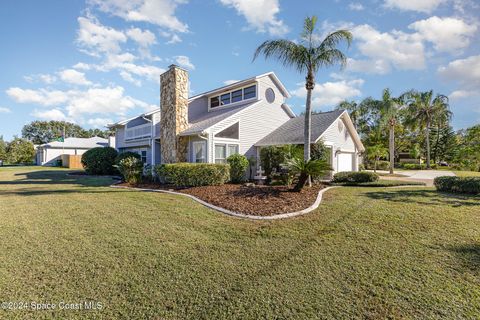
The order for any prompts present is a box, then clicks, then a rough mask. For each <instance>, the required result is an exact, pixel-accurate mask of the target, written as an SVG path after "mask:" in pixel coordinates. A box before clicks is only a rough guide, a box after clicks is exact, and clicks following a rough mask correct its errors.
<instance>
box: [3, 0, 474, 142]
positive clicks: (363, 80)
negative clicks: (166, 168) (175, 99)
mask: <svg viewBox="0 0 480 320" xmlns="http://www.w3.org/2000/svg"><path fill="white" fill-rule="evenodd" d="M311 15H316V16H317V17H318V25H317V27H318V28H317V29H318V31H317V35H318V39H323V37H325V35H327V34H328V33H329V32H332V31H334V30H338V29H348V30H350V31H351V32H352V34H353V42H352V45H351V46H350V47H349V48H347V47H341V48H342V50H344V52H345V53H346V55H347V56H348V63H347V66H346V67H345V68H343V69H342V68H340V67H339V66H334V67H329V68H323V69H320V71H319V72H318V74H317V77H316V80H317V84H316V87H315V89H314V93H313V107H314V109H315V110H316V111H329V110H331V109H333V108H334V107H335V105H337V104H338V103H339V102H341V101H343V100H345V99H346V100H355V101H360V100H362V99H364V98H366V97H369V96H372V97H374V98H380V96H381V92H382V90H383V89H384V88H386V87H388V88H390V89H391V90H392V93H393V94H394V95H400V94H401V93H403V92H404V91H406V90H410V89H417V90H423V91H424V90H430V89H432V90H434V93H441V94H444V95H448V96H449V98H450V106H451V110H452V111H453V113H454V117H453V120H452V125H453V127H454V129H461V128H466V127H469V126H472V125H475V124H478V123H480V90H479V88H480V2H478V0H370V1H347V0H295V1H294V0H86V1H85V0H82V1H81V0H69V1H65V0H48V1H36V0H31V1H24V0H2V1H0V30H1V32H0V135H3V136H4V138H5V139H7V140H9V139H11V138H12V137H13V136H14V135H19V136H20V135H21V129H22V127H23V125H25V124H27V123H29V122H31V121H34V120H66V121H71V122H75V123H77V124H79V125H81V126H83V127H85V128H101V129H104V127H105V125H107V124H108V123H113V122H116V121H119V120H121V119H125V118H128V117H131V116H135V115H137V114H141V113H143V112H145V111H149V110H153V109H154V108H158V107H159V99H160V97H159V91H160V90H159V75H160V74H161V73H162V72H164V71H165V70H166V69H167V68H168V66H169V65H171V64H177V65H179V66H182V67H183V68H186V69H187V70H188V71H189V78H190V95H192V96H193V95H196V94H199V93H201V92H204V91H209V90H211V89H214V88H217V87H220V86H223V85H225V84H227V83H231V82H232V81H234V80H242V79H245V78H249V77H252V76H255V75H259V74H262V73H265V72H269V71H274V72H275V73H276V74H277V76H278V77H279V78H280V80H281V81H282V82H283V84H284V85H285V87H286V88H287V89H288V90H289V91H290V93H291V95H292V97H291V98H290V99H288V101H287V103H288V104H289V105H290V106H291V107H292V109H293V110H294V111H295V112H296V113H300V112H302V110H303V109H304V106H305V96H306V92H305V89H304V79H305V75H303V74H300V73H298V72H297V71H295V70H294V69H289V68H286V67H284V66H282V65H281V64H280V63H278V62H277V61H275V60H268V61H265V60H264V59H263V58H259V59H257V60H255V61H252V57H253V53H254V51H255V49H256V47H257V46H259V45H260V44H261V43H262V42H263V41H265V40H271V39H278V38H284V39H289V40H293V41H298V40H299V39H300V32H301V29H302V26H303V20H304V19H305V17H307V16H311Z"/></svg>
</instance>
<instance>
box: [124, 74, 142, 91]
mask: <svg viewBox="0 0 480 320" xmlns="http://www.w3.org/2000/svg"><path fill="white" fill-rule="evenodd" d="M119 74H120V77H122V79H123V80H125V81H127V82H130V83H133V84H134V85H136V86H137V87H140V86H141V85H142V82H141V81H140V80H138V79H135V78H134V77H133V76H132V74H131V73H129V72H127V71H125V70H121V71H120V72H119Z"/></svg>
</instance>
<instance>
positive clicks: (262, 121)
mask: <svg viewBox="0 0 480 320" xmlns="http://www.w3.org/2000/svg"><path fill="white" fill-rule="evenodd" d="M267 88H272V89H273V90H274V92H275V101H274V102H273V103H268V102H267V101H266V100H265V90H266V89H267ZM258 95H259V98H260V99H261V101H259V102H258V103H257V104H256V105H254V106H252V107H249V108H246V109H245V110H243V111H241V112H239V113H237V114H235V115H233V116H232V117H230V118H228V119H225V120H224V121H221V122H219V123H218V124H216V125H215V126H213V127H212V128H211V130H210V135H211V137H213V136H214V135H215V134H216V133H218V132H220V131H222V130H223V129H226V128H228V127H229V126H231V125H233V124H235V123H236V122H239V127H240V128H239V130H240V135H239V137H240V139H239V140H233V139H220V138H213V139H210V140H209V146H208V149H209V152H208V154H209V162H214V161H215V159H214V157H215V155H214V153H213V150H214V145H215V143H231V144H235V143H238V144H239V146H240V148H239V152H240V154H244V155H245V156H247V157H250V156H256V150H255V147H254V144H255V143H257V142H258V141H259V140H260V139H262V138H263V137H265V136H266V135H268V134H269V133H271V132H272V131H273V130H275V129H277V128H278V127H279V126H281V125H282V124H284V123H285V122H286V121H288V120H289V119H290V117H289V116H288V115H287V113H286V112H285V111H284V110H283V108H282V104H283V103H284V101H285V98H284V96H283V95H282V93H281V92H280V91H279V90H278V88H277V86H276V85H275V84H274V83H273V82H272V80H271V79H270V77H264V78H262V79H260V81H259V83H258Z"/></svg>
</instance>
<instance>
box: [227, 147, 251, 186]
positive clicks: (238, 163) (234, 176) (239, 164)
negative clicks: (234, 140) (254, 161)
mask: <svg viewBox="0 0 480 320" xmlns="http://www.w3.org/2000/svg"><path fill="white" fill-rule="evenodd" d="M227 162H228V164H229V165H230V179H231V181H232V183H242V182H243V181H245V172H246V171H247V168H248V165H249V162H248V159H247V157H245V156H244V155H242V154H238V153H237V154H232V155H231V156H230V157H228V158H227Z"/></svg>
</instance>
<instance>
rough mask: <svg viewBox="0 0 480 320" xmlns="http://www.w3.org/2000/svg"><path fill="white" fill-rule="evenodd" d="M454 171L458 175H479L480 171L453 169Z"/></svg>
mask: <svg viewBox="0 0 480 320" xmlns="http://www.w3.org/2000/svg"><path fill="white" fill-rule="evenodd" d="M453 173H455V174H456V175H457V176H459V177H480V172H478V171H457V170H454V171H453Z"/></svg>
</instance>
